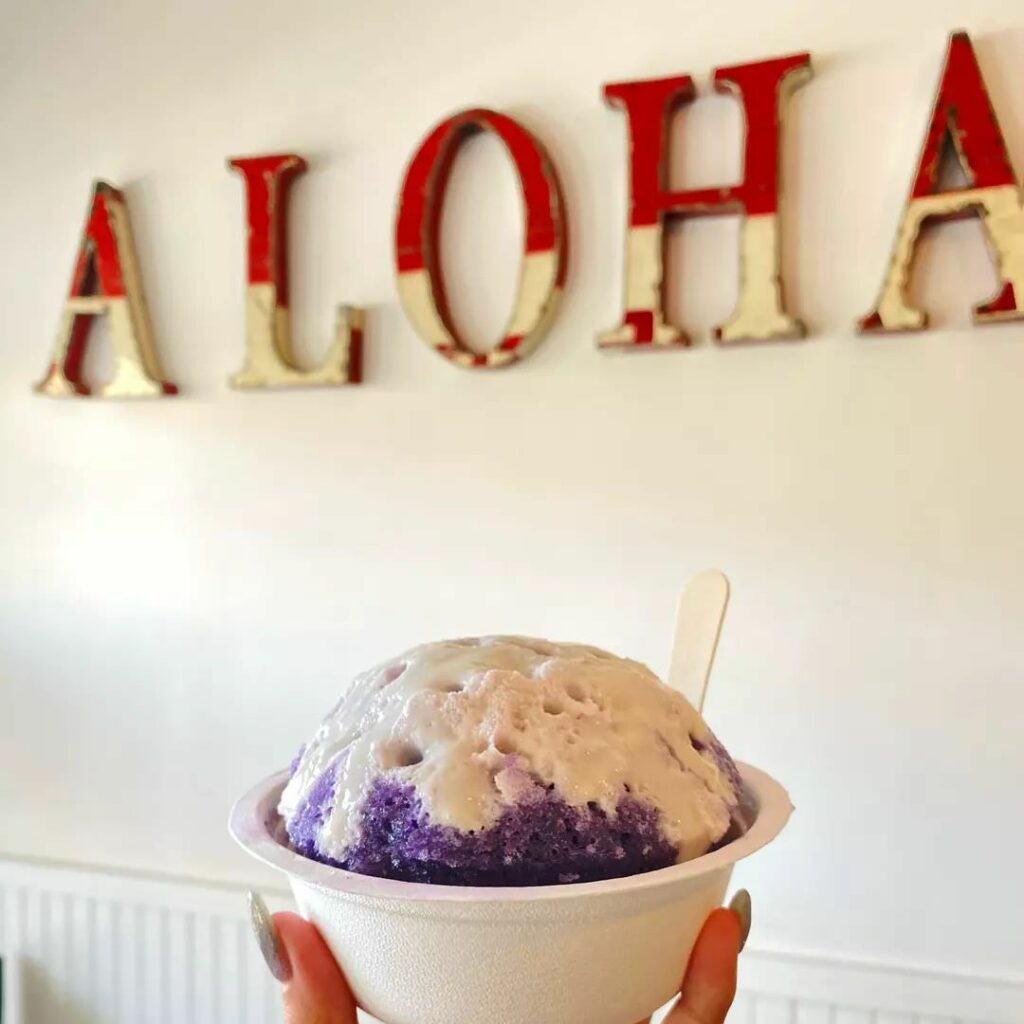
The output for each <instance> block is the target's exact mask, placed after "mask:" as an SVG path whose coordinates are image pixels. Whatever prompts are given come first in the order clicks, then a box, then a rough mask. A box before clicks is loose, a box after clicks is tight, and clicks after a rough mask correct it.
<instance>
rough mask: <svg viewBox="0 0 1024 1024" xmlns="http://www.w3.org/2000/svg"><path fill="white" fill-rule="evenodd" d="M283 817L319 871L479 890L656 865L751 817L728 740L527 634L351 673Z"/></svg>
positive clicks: (692, 716) (629, 674)
mask: <svg viewBox="0 0 1024 1024" xmlns="http://www.w3.org/2000/svg"><path fill="white" fill-rule="evenodd" d="M278 810H279V813H280V815H281V819H282V822H283V825H284V829H285V831H286V833H287V837H288V841H289V843H290V845H291V846H292V848H293V849H295V850H296V851H297V852H298V853H300V854H303V855H304V856H307V857H310V858H312V859H314V860H317V861H320V862H321V863H324V864H328V865H331V866H334V867H339V868H343V869H346V870H348V871H353V872H357V873H359V874H365V875H372V876H377V877H382V878H391V879H396V880H400V881H409V882H426V883H433V884H437V885H473V886H531V885H538V886H542V885H558V884H565V883H577V882H592V881H599V880H603V879H610V878H619V877H623V876H627V875H635V874H640V873H643V872H648V871H654V870H657V869H660V868H666V867H669V866H671V865H672V864H676V863H680V862H682V861H686V860H690V859H692V858H693V857H698V856H700V855H701V854H704V853H707V852H708V851H710V850H715V849H718V848H719V847H721V846H723V845H725V844H726V843H728V842H731V841H732V840H733V839H735V838H736V837H737V836H739V835H742V834H743V832H744V831H746V829H747V828H748V827H749V825H750V823H751V822H752V820H753V817H754V808H753V806H752V805H751V803H750V800H749V797H748V796H747V794H746V791H745V787H744V785H743V781H742V778H741V776H740V773H739V771H738V769H737V767H736V765H735V763H734V762H733V760H732V758H731V757H730V756H729V754H728V752H727V751H726V749H725V747H724V746H723V745H722V744H721V743H720V742H719V741H718V739H717V737H716V736H715V735H714V733H713V732H711V730H710V729H709V728H708V727H707V723H705V722H704V720H703V719H702V718H701V717H700V715H699V713H698V712H697V711H695V710H694V709H693V707H692V706H690V705H689V704H688V703H687V701H686V700H685V698H684V697H682V696H681V695H680V694H679V693H677V692H676V691H673V690H671V689H670V688H669V687H667V686H665V685H664V684H663V683H662V682H661V681H660V680H659V679H658V678H657V677H656V676H655V675H654V674H653V673H652V672H651V671H650V670H649V669H647V668H646V667H645V666H643V665H640V664H639V663H637V662H634V661H629V660H628V659H624V658H618V657H616V656H615V655H612V654H609V653H608V652H605V651H600V650H598V649H596V648H592V647H584V646H581V645H578V644H553V643H549V642H548V641H543V640H531V639H528V638H523V637H483V638H475V639H474V638H467V639H462V640H455V641H445V642H441V643H436V644H424V645H421V646H420V647H417V648H413V649H412V650H410V651H407V652H405V653H404V654H402V655H400V656H399V657H397V658H393V659H391V660H389V661H388V662H385V663H383V664H381V665H379V666H377V667H376V668H374V669H371V670H370V671H368V672H366V673H363V674H361V675H360V676H357V677H356V679H355V680H354V681H353V683H352V685H351V686H350V687H349V688H348V690H347V691H346V693H345V694H344V695H343V696H342V698H341V700H340V701H339V702H338V703H337V704H336V705H335V707H334V708H333V709H332V711H331V712H330V713H329V714H328V716H327V717H326V718H325V719H324V720H323V722H322V723H321V725H320V727H319V728H318V730H317V732H316V733H315V734H314V736H313V737H312V738H311V739H310V740H309V742H308V743H307V744H304V745H303V747H302V749H300V751H299V753H298V755H297V756H296V758H295V760H294V761H293V762H292V765H291V768H290V771H289V781H288V783H287V785H286V786H285V788H284V790H283V792H282V794H281V798H280V802H279V805H278Z"/></svg>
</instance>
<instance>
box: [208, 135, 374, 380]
mask: <svg viewBox="0 0 1024 1024" xmlns="http://www.w3.org/2000/svg"><path fill="white" fill-rule="evenodd" d="M228 166H229V167H232V168H234V169H235V170H236V171H238V172H239V173H240V174H241V175H242V177H243V178H244V179H245V197H246V223H247V224H248V226H249V239H248V244H247V259H248V271H247V277H248V283H247V286H246V303H245V352H246V358H245V366H244V367H243V368H242V369H241V371H240V372H238V373H236V374H235V375H234V377H232V378H231V384H232V386H233V387H236V388H280V387H302V386H315V385H322V384H358V383H359V382H360V380H361V379H362V344H363V312H362V310H360V309H356V308H354V307H352V306H339V307H338V315H337V326H336V333H335V340H334V343H333V344H332V346H331V348H330V351H329V352H328V353H327V356H326V358H325V359H324V361H323V363H322V364H321V365H320V366H319V367H317V368H316V369H314V370H303V369H302V368H300V367H299V365H298V363H297V362H296V359H295V353H294V350H293V348H292V332H291V316H290V314H289V308H288V189H289V186H290V185H291V183H292V182H293V181H294V180H295V179H296V178H297V177H298V176H299V175H300V174H302V172H303V171H305V170H306V166H307V165H306V161H305V160H303V159H302V157H300V156H296V155H294V154H293V153H286V154H282V155H278V156H256V157H247V158H245V159H237V160H229V161H228Z"/></svg>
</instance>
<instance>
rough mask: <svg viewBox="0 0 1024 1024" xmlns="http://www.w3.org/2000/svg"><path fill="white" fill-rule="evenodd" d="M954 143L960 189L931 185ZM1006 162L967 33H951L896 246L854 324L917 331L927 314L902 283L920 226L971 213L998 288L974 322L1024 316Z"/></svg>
mask: <svg viewBox="0 0 1024 1024" xmlns="http://www.w3.org/2000/svg"><path fill="white" fill-rule="evenodd" d="M947 137H948V138H949V139H950V140H951V141H952V143H953V150H954V152H955V153H956V157H957V160H958V161H959V163H960V168H961V170H962V171H963V173H964V175H965V177H966V178H967V182H968V184H967V187H966V188H956V189H950V190H949V191H948V192H939V191H937V185H938V177H939V164H940V161H941V157H942V146H943V143H944V142H945V141H946V139H947ZM1021 199H1022V196H1021V190H1020V188H1019V187H1018V185H1017V176H1016V175H1015V174H1014V171H1013V167H1012V166H1011V165H1010V158H1009V156H1007V153H1006V144H1005V143H1004V142H1003V135H1002V132H1000V130H999V123H998V121H996V115H995V111H994V110H993V109H992V104H991V102H990V101H989V98H988V91H987V90H986V88H985V80H984V79H983V78H982V77H981V70H980V69H979V68H978V61H977V58H976V57H975V55H974V47H973V46H971V40H970V37H969V36H968V35H967V33H966V32H955V33H954V34H953V35H952V36H950V40H949V51H948V53H947V54H946V66H945V68H944V70H943V72H942V81H941V82H940V83H939V94H938V96H937V97H936V99H935V109H934V110H933V111H932V117H931V121H930V123H929V125H928V134H927V135H926V136H925V140H924V151H923V152H922V153H921V159H920V160H919V161H918V165H917V174H916V175H915V177H914V184H913V187H912V188H911V190H910V199H909V201H908V202H907V206H906V209H905V210H904V212H903V219H902V220H901V221H900V227H899V231H898V232H897V233H896V245H895V246H894V248H893V252H892V257H891V258H890V260H889V268H888V270H887V271H886V272H885V280H884V281H883V282H882V290H881V292H880V293H879V296H878V301H877V302H876V303H875V308H874V309H873V310H872V311H871V312H870V313H869V314H868V315H867V316H866V317H864V318H863V319H862V320H861V321H860V323H859V324H858V327H859V328H860V330H861V331H862V332H865V333H867V332H875V331H919V330H922V329H924V328H925V327H927V326H928V316H927V314H925V313H924V312H923V311H922V310H920V309H916V308H915V307H914V306H912V305H911V304H910V300H909V298H908V296H907V286H908V284H909V283H910V266H911V263H912V262H913V259H914V252H915V250H916V248H917V239H918V236H919V235H920V233H921V228H922V227H924V226H925V225H926V224H927V223H928V222H934V221H943V220H950V219H951V218H954V217H961V216H964V215H965V214H966V215H970V214H978V215H979V216H980V217H981V223H982V226H983V227H984V228H985V233H986V235H987V236H988V240H989V243H990V246H991V249H992V253H993V255H994V256H995V261H996V268H997V270H998V273H999V287H998V290H997V292H996V294H995V296H994V297H993V298H992V299H990V300H989V301H988V302H985V303H982V304H981V305H980V306H976V307H975V309H974V319H975V321H976V322H977V323H990V322H991V321H993V320H1016V319H1019V318H1020V317H1022V316H1024V305H1022V303H1024V206H1022V203H1021Z"/></svg>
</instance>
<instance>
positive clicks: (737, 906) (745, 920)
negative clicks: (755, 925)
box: [729, 889, 751, 952]
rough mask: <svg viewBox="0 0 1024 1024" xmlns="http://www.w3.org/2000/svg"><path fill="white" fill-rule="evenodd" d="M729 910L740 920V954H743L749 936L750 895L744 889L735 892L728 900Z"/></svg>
mask: <svg viewBox="0 0 1024 1024" xmlns="http://www.w3.org/2000/svg"><path fill="white" fill-rule="evenodd" d="M729 909H730V910H731V911H732V912H733V913H734V914H735V915H736V916H737V917H738V918H739V919H740V952H743V947H744V946H745V945H746V944H747V936H748V935H749V934H750V920H751V913H750V893H749V892H747V890H746V889H739V890H737V892H736V895H735V896H733V898H732V899H731V900H729Z"/></svg>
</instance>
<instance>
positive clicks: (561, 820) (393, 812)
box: [288, 772, 677, 886]
mask: <svg viewBox="0 0 1024 1024" xmlns="http://www.w3.org/2000/svg"><path fill="white" fill-rule="evenodd" d="M333 779H334V773H333V772H327V773H325V774H324V776H323V779H322V780H321V781H322V783H323V786H322V787H321V786H320V785H318V786H317V787H316V790H317V797H316V799H315V800H311V801H310V805H309V806H308V807H307V808H304V809H303V811H302V812H300V814H299V815H297V816H296V818H295V819H294V820H293V822H292V824H291V826H290V827H289V829H288V834H289V837H290V838H291V841H292V845H293V846H294V847H295V849H296V850H297V851H298V852H300V853H302V854H305V855H306V856H307V857H312V858H313V859H314V860H320V861H323V862H324V863H328V864H333V865H334V866H335V867H341V868H345V869H346V870H348V871H355V872H358V873H359V874H364V875H376V876H379V877H383V878H395V879H400V880H402V881H407V882H431V883H433V884H435V885H483V886H495V885H515V886H519V885H555V884H561V883H566V882H594V881H598V880H600V879H604V878H620V877H622V876H624V875H635V874H639V873H641V872H644V871H653V870H655V869H656V868H664V867H668V866H669V865H670V864H674V863H675V861H676V856H677V851H676V848H675V847H674V846H673V845H671V844H670V843H669V842H668V841H667V840H666V839H665V837H664V835H663V834H662V831H661V828H660V827H659V823H658V818H659V815H658V812H657V810H655V809H654V808H653V807H650V806H648V805H645V804H644V803H642V802H641V801H639V800H635V799H633V798H632V797H631V796H629V795H628V794H624V795H623V797H622V799H621V800H620V801H619V805H618V807H617V808H616V811H615V813H614V814H613V815H608V814H605V812H604V811H602V810H601V808H600V807H598V806H597V805H592V806H586V807H582V808H581V807H574V806H573V805H571V804H568V803H566V801H565V800H563V799H562V798H561V797H560V796H559V795H558V794H557V793H556V792H554V787H553V786H547V787H540V789H541V795H539V797H537V798H534V799H531V800H528V801H525V802H523V803H520V804H517V805H514V806H511V807H508V808H507V809H506V810H505V811H503V812H502V814H501V816H500V817H499V818H498V820H497V822H496V823H495V824H494V825H493V826H491V827H489V828H486V829H481V830H479V831H474V832H461V831H459V830H458V829H456V828H452V827H451V826H447V825H435V824H432V823H431V821H430V817H429V815H428V814H427V813H426V811H424V809H423V806H422V803H421V801H420V798H419V797H418V796H417V795H416V790H415V788H414V787H413V786H411V785H408V784H402V783H399V782H396V781H394V780H387V779H379V780H378V781H377V782H376V783H375V784H374V786H373V788H372V789H371V791H370V793H369V795H368V797H367V799H366V803H365V805H364V807H363V811H362V818H361V835H360V838H359V841H358V842H357V843H356V844H355V846H353V848H352V849H351V850H350V851H349V854H348V856H347V857H346V858H345V859H344V860H342V861H334V860H332V859H331V858H329V857H323V856H322V855H321V854H320V853H319V851H318V850H317V848H316V830H317V828H319V824H320V822H321V821H322V820H323V817H324V814H325V808H324V803H323V801H324V799H325V795H326V794H327V793H329V791H330V787H331V785H332V784H333Z"/></svg>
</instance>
